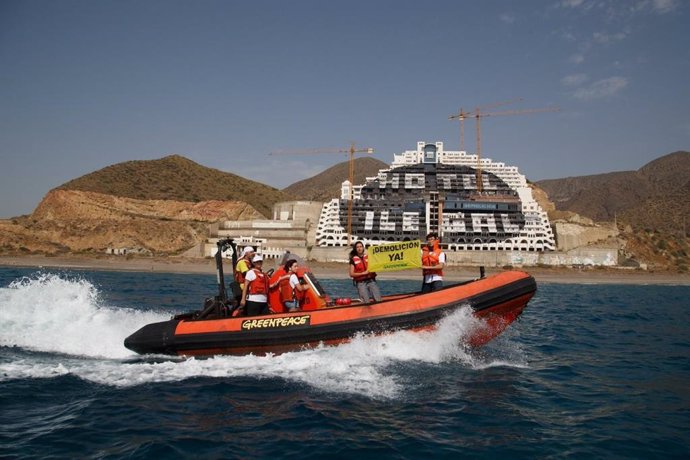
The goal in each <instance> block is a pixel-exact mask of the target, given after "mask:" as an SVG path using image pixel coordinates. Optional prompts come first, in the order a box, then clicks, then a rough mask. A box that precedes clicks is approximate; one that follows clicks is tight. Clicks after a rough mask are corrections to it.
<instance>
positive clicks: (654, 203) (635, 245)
mask: <svg viewBox="0 0 690 460" xmlns="http://www.w3.org/2000/svg"><path fill="white" fill-rule="evenodd" d="M537 185H538V186H539V187H541V188H542V189H543V190H545V191H546V193H547V194H548V196H549V198H550V199H551V200H552V201H553V202H554V204H555V206H556V209H557V210H559V211H570V212H575V213H577V214H580V215H583V216H586V217H589V218H591V219H593V220H594V221H599V222H601V221H611V222H612V221H615V222H616V223H617V225H618V227H619V229H620V230H621V231H622V232H623V237H624V238H625V239H626V241H627V249H628V251H629V252H630V254H631V255H632V256H634V257H635V258H638V259H641V260H644V261H645V262H648V263H651V264H653V265H656V266H659V267H662V266H667V267H668V268H677V269H678V270H681V271H685V270H687V267H688V265H689V264H690V258H689V253H690V251H689V249H688V236H689V234H688V216H690V153H689V152H686V151H679V152H674V153H671V154H668V155H665V156H663V157H661V158H658V159H656V160H654V161H652V162H650V163H648V164H646V165H645V166H643V167H642V168H640V169H638V170H637V171H623V172H614V173H608V174H597V175H592V176H582V177H568V178H565V179H552V180H543V181H539V182H537Z"/></svg>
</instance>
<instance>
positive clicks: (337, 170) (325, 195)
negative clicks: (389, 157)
mask: <svg viewBox="0 0 690 460" xmlns="http://www.w3.org/2000/svg"><path fill="white" fill-rule="evenodd" d="M354 167H355V174H354V182H355V184H363V183H364V182H365V181H366V178H367V177H370V176H376V175H378V172H379V170H380V169H384V168H388V167H389V165H388V164H387V163H384V162H383V161H381V160H377V159H376V158H366V157H365V158H356V159H355V160H354ZM349 174H350V169H349V162H348V161H344V162H342V163H338V164H337V165H335V166H332V167H330V168H328V169H326V170H325V171H323V172H322V173H319V174H317V175H316V176H314V177H310V178H309V179H304V180H301V181H299V182H295V183H294V184H292V185H290V186H288V187H285V188H284V189H283V190H282V191H283V192H284V193H287V194H289V195H293V196H295V197H297V198H299V199H301V200H309V201H324V202H325V201H330V200H331V199H332V198H339V197H340V190H341V187H342V183H343V181H345V180H347V179H348V176H349Z"/></svg>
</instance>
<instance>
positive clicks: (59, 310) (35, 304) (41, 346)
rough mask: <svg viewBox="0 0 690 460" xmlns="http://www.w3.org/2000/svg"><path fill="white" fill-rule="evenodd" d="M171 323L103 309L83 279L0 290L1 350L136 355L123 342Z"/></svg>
mask: <svg viewBox="0 0 690 460" xmlns="http://www.w3.org/2000/svg"><path fill="white" fill-rule="evenodd" d="M165 319H168V318H167V317H166V316H165V315H163V314H160V313H154V312H150V311H137V310H132V309H124V308H112V307H107V306H103V305H101V301H100V299H99V295H98V290H97V289H96V288H95V287H94V286H93V285H92V284H91V283H90V282H88V281H86V280H83V279H68V278H64V277H60V276H58V275H54V274H39V275H36V276H35V277H32V278H23V279H21V280H18V281H15V282H13V283H12V284H10V285H9V287H7V288H1V289H0V345H2V346H16V347H21V348H24V349H27V350H33V351H43V352H50V353H63V354H68V355H78V356H86V357H102V358H124V357H127V356H130V355H131V352H130V351H129V350H127V349H126V348H125V347H124V345H123V340H122V339H123V337H125V336H126V335H128V334H129V333H131V332H132V331H133V330H136V329H137V328H139V327H141V326H143V325H144V324H147V323H151V322H155V321H163V320H165Z"/></svg>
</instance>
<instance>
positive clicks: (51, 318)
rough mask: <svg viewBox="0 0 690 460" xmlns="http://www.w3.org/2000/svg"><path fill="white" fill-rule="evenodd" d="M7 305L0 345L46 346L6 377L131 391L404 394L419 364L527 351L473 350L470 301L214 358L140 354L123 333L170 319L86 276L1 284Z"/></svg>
mask: <svg viewBox="0 0 690 460" xmlns="http://www.w3.org/2000/svg"><path fill="white" fill-rule="evenodd" d="M0 309H1V312H2V313H1V315H2V316H1V318H0V319H1V321H0V334H1V337H2V338H0V345H2V346H5V347H19V348H20V349H23V350H28V351H30V352H36V351H38V352H42V353H39V354H37V353H33V354H32V353H28V354H27V353H23V354H22V357H21V359H14V360H11V361H10V362H3V363H1V364H0V381H1V380H8V379H26V378H54V377H57V376H63V375H74V376H77V377H79V378H81V379H84V380H87V381H90V382H94V383H97V384H103V385H108V386H115V387H131V386H136V385H141V384H149V383H164V382H176V381H181V380H185V379H188V378H193V377H209V378H230V379H232V378H238V377H250V378H280V379H284V380H286V381H290V382H298V383H303V384H306V385H308V386H311V387H313V388H317V389H319V390H322V391H326V392H333V393H349V394H359V395H367V396H369V397H372V398H395V397H397V396H399V395H400V394H401V393H403V392H404V390H405V388H406V386H408V385H409V383H407V382H406V379H405V377H403V374H404V371H403V370H401V369H400V368H401V367H402V368H406V367H409V366H415V365H416V364H417V363H422V364H425V365H448V364H451V365H460V366H463V367H466V368H468V369H482V368H486V367H492V366H524V362H523V361H524V360H523V359H522V357H521V354H520V353H519V352H517V353H516V352H515V350H514V349H513V348H512V346H511V345H510V344H509V343H508V344H507V345H504V346H501V349H502V351H500V352H499V353H498V355H499V356H500V358H497V357H496V354H495V353H494V354H493V355H492V356H488V357H487V356H483V355H482V354H477V353H474V352H472V351H470V350H469V349H468V348H466V347H465V346H464V345H463V338H464V337H467V336H468V335H469V333H470V332H471V331H472V330H473V329H474V328H476V327H478V326H479V320H478V319H477V318H475V317H474V316H473V315H472V310H471V308H469V307H467V308H462V309H460V310H458V311H456V312H455V313H453V314H451V315H448V316H447V317H445V318H443V319H442V320H441V321H440V322H439V323H438V325H437V328H436V329H435V330H432V331H427V332H410V331H397V332H391V333H389V334H384V335H368V334H360V335H357V336H356V337H354V338H353V339H352V341H350V342H349V343H346V344H342V345H340V346H337V347H325V346H321V347H317V348H314V349H308V350H303V351H299V352H291V353H284V354H280V355H266V356H254V355H247V356H216V357H212V358H208V359H194V358H190V359H181V358H178V359H175V358H170V357H165V358H163V359H155V358H152V359H148V358H144V359H142V358H141V357H138V356H137V355H133V354H132V352H131V351H129V350H127V349H126V348H124V346H123V340H124V338H125V337H126V336H127V335H129V334H130V333H132V331H135V330H137V329H139V328H140V327H141V326H143V325H144V324H148V323H151V322H155V321H163V320H166V319H168V317H169V315H167V314H164V313H161V312H154V311H143V310H136V309H131V308H122V307H115V306H106V305H103V304H102V301H101V300H100V297H99V292H98V290H97V289H96V288H95V287H94V286H93V285H92V284H91V283H90V282H88V281H86V280H83V279H66V278H63V277H60V276H57V275H39V276H36V277H34V278H24V279H22V280H20V281H17V282H14V283H12V284H11V285H10V286H9V287H8V288H3V289H0ZM133 358H134V359H133ZM3 361H6V360H3Z"/></svg>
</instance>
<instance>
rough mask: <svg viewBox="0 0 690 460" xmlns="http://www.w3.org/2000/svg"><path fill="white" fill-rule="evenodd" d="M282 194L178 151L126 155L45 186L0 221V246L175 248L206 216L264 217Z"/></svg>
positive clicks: (190, 239) (190, 238) (198, 235)
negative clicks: (141, 157) (26, 212)
mask: <svg viewBox="0 0 690 460" xmlns="http://www.w3.org/2000/svg"><path fill="white" fill-rule="evenodd" d="M248 197H250V198H251V204H248V203H246V202H245V200H247V198H248ZM287 199H290V197H289V196H288V195H286V194H284V193H283V192H281V191H279V190H277V189H275V188H272V187H268V186H266V185H264V184H260V183H258V182H253V181H250V180H248V179H244V178H242V177H240V176H237V175H235V174H230V173H225V172H222V171H219V170H217V169H211V168H206V167H204V166H201V165H199V164H197V163H195V162H193V161H191V160H188V159H186V158H184V157H181V156H179V155H172V156H168V157H165V158H162V159H160V160H152V161H129V162H125V163H119V164H115V165H112V166H108V167H106V168H103V169H101V170H98V171H95V172H93V173H90V174H87V175H85V176H82V177H79V178H77V179H74V180H72V181H69V182H67V183H66V184H63V185H62V186H60V187H57V188H56V189H54V190H51V191H50V192H49V193H48V194H47V195H46V196H45V197H44V198H43V200H42V201H41V203H40V204H39V205H38V207H37V208H36V209H35V210H34V212H33V213H32V214H31V215H30V216H28V217H19V218H15V219H12V220H10V221H0V253H4V254H12V253H33V252H41V253H47V254H57V253H75V252H76V253H79V252H86V253H103V252H105V251H106V250H107V249H109V248H113V249H127V250H129V251H130V252H131V251H135V252H140V253H144V254H176V253H180V252H182V251H184V250H186V249H189V248H190V247H192V246H194V245H196V244H197V243H199V242H201V241H202V240H204V239H205V238H206V237H207V236H208V224H209V223H212V222H217V221H219V220H251V219H261V218H265V217H266V216H270V215H271V213H272V208H273V204H274V203H275V202H278V201H284V200H287Z"/></svg>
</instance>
